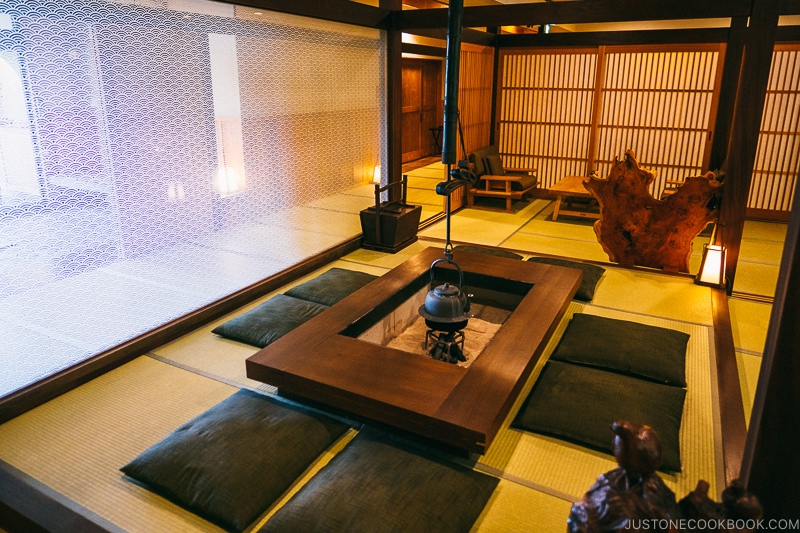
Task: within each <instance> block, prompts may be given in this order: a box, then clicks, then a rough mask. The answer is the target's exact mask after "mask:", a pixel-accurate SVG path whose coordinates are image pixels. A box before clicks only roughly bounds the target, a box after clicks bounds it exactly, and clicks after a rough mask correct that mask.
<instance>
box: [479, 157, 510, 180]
mask: <svg viewBox="0 0 800 533" xmlns="http://www.w3.org/2000/svg"><path fill="white" fill-rule="evenodd" d="M483 166H484V168H485V169H486V173H487V174H490V175H492V176H505V174H506V170H505V169H504V168H503V160H502V159H500V156H499V155H497V154H492V155H488V156H486V157H484V158H483Z"/></svg>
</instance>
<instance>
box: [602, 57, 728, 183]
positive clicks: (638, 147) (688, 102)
mask: <svg viewBox="0 0 800 533" xmlns="http://www.w3.org/2000/svg"><path fill="white" fill-rule="evenodd" d="M718 55H719V47H718V46H713V47H709V46H704V47H692V48H691V49H688V50H687V49H684V50H681V51H657V50H653V51H642V52H631V51H626V50H619V51H611V50H609V51H608V52H607V53H606V55H605V69H604V73H603V85H602V111H601V114H600V121H599V123H598V129H597V135H598V139H597V156H596V160H595V168H596V170H597V171H598V173H599V174H600V176H606V175H608V172H609V171H610V170H611V166H612V165H613V163H614V158H615V157H622V155H623V154H624V153H625V150H627V149H629V148H630V149H633V150H634V152H636V158H637V160H638V161H639V163H640V165H642V166H644V167H647V168H649V169H651V170H655V171H656V172H657V175H656V180H655V182H654V183H653V185H652V186H651V192H652V193H653V195H654V196H656V197H658V196H659V195H660V192H661V190H663V187H664V180H667V179H671V180H683V179H684V178H686V177H688V176H698V175H700V174H701V171H702V169H703V160H704V157H705V152H706V148H707V143H708V142H709V141H710V139H709V135H708V133H709V124H710V121H711V120H712V118H713V117H711V110H712V102H713V97H714V86H715V83H716V77H717V60H718Z"/></svg>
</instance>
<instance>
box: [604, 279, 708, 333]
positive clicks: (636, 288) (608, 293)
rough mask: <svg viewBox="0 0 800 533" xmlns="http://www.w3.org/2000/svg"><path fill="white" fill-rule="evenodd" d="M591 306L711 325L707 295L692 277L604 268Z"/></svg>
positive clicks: (705, 290) (706, 289)
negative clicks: (604, 270)
mask: <svg viewBox="0 0 800 533" xmlns="http://www.w3.org/2000/svg"><path fill="white" fill-rule="evenodd" d="M592 304H593V305H595V306H598V307H608V308H612V309H621V310H624V311H630V312H632V313H639V314H642V315H650V316H660V317H664V318H670V319H673V320H683V321H687V322H694V323H697V324H706V325H711V324H712V323H713V314H712V308H711V293H710V291H709V290H708V288H706V287H702V286H699V285H695V284H694V282H693V279H692V278H687V277H682V276H665V275H663V274H659V273H650V272H644V271H641V270H630V269H625V268H614V267H607V268H606V272H605V274H603V277H602V278H600V282H599V283H598V285H597V290H596V291H595V295H594V298H593V299H592Z"/></svg>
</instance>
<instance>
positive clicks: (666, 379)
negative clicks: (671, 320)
mask: <svg viewBox="0 0 800 533" xmlns="http://www.w3.org/2000/svg"><path fill="white" fill-rule="evenodd" d="M688 342H689V335H687V334H686V333H683V332H681V331H676V330H674V329H668V328H661V327H656V326H649V325H646V324H639V323H637V322H630V321H627V320H617V319H614V318H605V317H601V316H595V315H588V314H583V313H576V314H575V315H573V316H572V320H571V321H570V323H569V325H568V326H567V329H566V331H565V332H564V335H563V336H562V337H561V340H560V341H559V343H558V346H557V347H556V349H555V351H554V352H553V355H551V356H550V359H551V360H556V361H566V362H569V363H578V364H582V365H588V366H592V367H597V368H601V369H604V370H611V371H614V372H621V373H623V374H628V375H631V376H635V377H640V378H645V379H650V380H653V381H657V382H659V383H666V384H668V385H675V386H677V387H685V386H686V345H687V344H688Z"/></svg>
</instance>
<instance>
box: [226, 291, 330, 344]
mask: <svg viewBox="0 0 800 533" xmlns="http://www.w3.org/2000/svg"><path fill="white" fill-rule="evenodd" d="M327 308H328V306H327V305H321V304H318V303H314V302H309V301H307V300H301V299H299V298H292V297H291V296H286V295H285V294H276V295H275V296H273V297H272V298H270V299H269V300H267V301H266V302H264V303H263V304H261V305H259V306H258V307H255V308H253V309H251V310H250V311H248V312H246V313H243V314H241V315H239V316H237V317H235V318H232V319H231V320H228V321H227V322H225V323H224V324H221V325H219V326H217V327H216V328H214V329H213V330H211V333H215V334H217V335H219V336H221V337H225V338H228V339H232V340H235V341H239V342H243V343H245V344H250V345H253V346H257V347H259V348H263V347H265V346H267V345H269V344H271V343H273V342H275V341H276V340H278V339H279V338H281V337H283V336H284V335H286V334H287V333H289V332H290V331H292V330H293V329H294V328H296V327H297V326H299V325H301V324H304V323H305V322H307V321H309V320H311V319H312V318H314V317H315V316H317V315H318V314H320V313H321V312H323V311H324V310H325V309H327Z"/></svg>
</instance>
